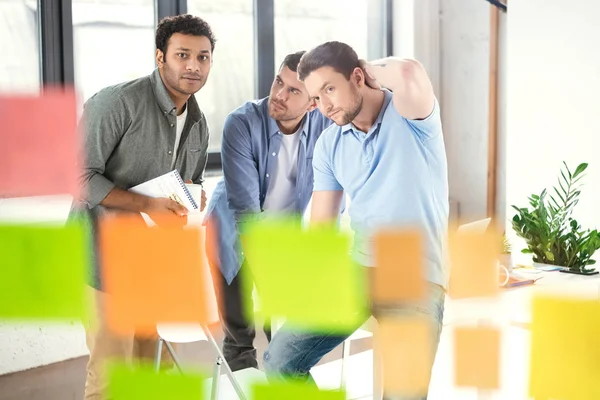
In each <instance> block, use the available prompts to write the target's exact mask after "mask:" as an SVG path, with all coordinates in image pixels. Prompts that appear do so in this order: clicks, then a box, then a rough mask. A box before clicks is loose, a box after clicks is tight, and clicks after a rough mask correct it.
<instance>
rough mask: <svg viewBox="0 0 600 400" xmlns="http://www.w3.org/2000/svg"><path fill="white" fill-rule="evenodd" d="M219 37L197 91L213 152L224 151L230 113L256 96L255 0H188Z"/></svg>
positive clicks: (191, 9) (195, 11)
mask: <svg viewBox="0 0 600 400" xmlns="http://www.w3.org/2000/svg"><path fill="white" fill-rule="evenodd" d="M188 12H189V13H190V14H192V15H196V16H198V17H200V18H202V19H204V20H205V21H206V22H208V23H209V24H210V26H211V28H212V30H213V33H214V35H215V37H216V39H217V43H216V46H215V52H214V54H213V65H212V68H211V71H210V75H209V77H208V81H207V82H206V85H205V86H204V87H203V88H202V89H201V90H200V91H199V92H198V93H197V94H196V98H197V100H198V103H199V104H200V108H201V109H202V111H203V112H204V114H205V115H206V119H207V121H208V125H209V127H210V133H211V137H210V143H209V148H208V150H209V151H210V152H220V151H221V138H222V136H223V122H224V120H225V117H227V114H229V113H230V112H231V111H233V110H234V109H236V108H237V107H239V106H240V105H242V104H243V103H244V102H246V101H249V100H253V99H254V75H255V71H254V70H255V68H254V36H253V0H218V1H215V0H188Z"/></svg>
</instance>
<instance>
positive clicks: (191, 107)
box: [150, 68, 202, 122]
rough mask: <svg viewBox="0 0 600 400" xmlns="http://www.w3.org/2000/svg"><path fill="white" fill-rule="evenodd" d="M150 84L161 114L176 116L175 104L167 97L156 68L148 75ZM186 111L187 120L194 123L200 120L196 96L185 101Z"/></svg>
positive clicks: (167, 94) (200, 115) (200, 114)
mask: <svg viewBox="0 0 600 400" xmlns="http://www.w3.org/2000/svg"><path fill="white" fill-rule="evenodd" d="M150 82H152V91H153V92H154V97H156V102H157V103H158V105H159V106H160V109H161V110H162V111H163V113H165V114H173V115H177V109H176V107H175V103H173V100H172V99H171V96H169V92H168V91H167V88H166V87H165V84H164V83H163V81H162V78H161V77H160V72H159V71H158V68H156V69H155V70H154V72H153V73H152V74H151V75H150ZM186 110H187V113H188V118H191V119H192V120H193V121H194V122H199V121H200V120H201V119H202V113H201V112H200V107H199V106H198V102H197V101H196V96H194V95H192V96H190V98H189V99H188V101H187V106H186Z"/></svg>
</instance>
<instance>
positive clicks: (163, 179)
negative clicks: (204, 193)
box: [129, 170, 200, 226]
mask: <svg viewBox="0 0 600 400" xmlns="http://www.w3.org/2000/svg"><path fill="white" fill-rule="evenodd" d="M129 190H130V191H132V192H134V193H138V194H142V195H144V196H148V197H153V198H168V199H171V200H172V201H175V202H177V203H178V204H180V205H181V206H183V207H185V208H186V209H187V211H188V213H199V212H200V208H199V207H198V204H197V203H196V201H195V200H194V197H193V196H192V194H191V193H190V191H189V190H188V188H187V186H186V185H185V184H184V183H183V179H182V178H181V175H179V172H178V171H177V170H173V171H171V172H168V173H166V174H164V175H161V176H159V177H157V178H154V179H151V180H149V181H147V182H144V183H142V184H139V185H137V186H134V187H132V188H131V189H129ZM142 216H143V217H144V220H145V221H146V223H147V224H148V226H153V225H155V224H156V223H155V222H156V221H153V219H152V218H150V217H149V216H148V215H147V214H145V213H142Z"/></svg>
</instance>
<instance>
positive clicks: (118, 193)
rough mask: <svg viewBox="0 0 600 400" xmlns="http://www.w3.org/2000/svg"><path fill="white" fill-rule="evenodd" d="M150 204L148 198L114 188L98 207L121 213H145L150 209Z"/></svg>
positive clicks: (150, 200)
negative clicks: (116, 210) (120, 211)
mask: <svg viewBox="0 0 600 400" xmlns="http://www.w3.org/2000/svg"><path fill="white" fill-rule="evenodd" d="M151 202H152V198H150V197H148V196H144V195H141V194H137V193H133V192H129V191H127V190H123V189H119V188H117V187H115V188H113V190H111V191H110V193H108V195H107V196H106V197H105V198H104V199H103V200H102V201H101V202H100V205H102V206H104V207H107V208H112V209H118V210H122V211H131V212H147V211H148V210H149V209H150V205H151Z"/></svg>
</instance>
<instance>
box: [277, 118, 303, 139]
mask: <svg viewBox="0 0 600 400" xmlns="http://www.w3.org/2000/svg"><path fill="white" fill-rule="evenodd" d="M303 118H304V115H302V116H301V117H298V118H296V119H293V120H289V121H276V122H277V127H279V130H280V131H281V133H283V134H284V135H291V134H292V133H294V132H296V131H297V130H298V129H299V128H300V124H301V123H302V119H303Z"/></svg>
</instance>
